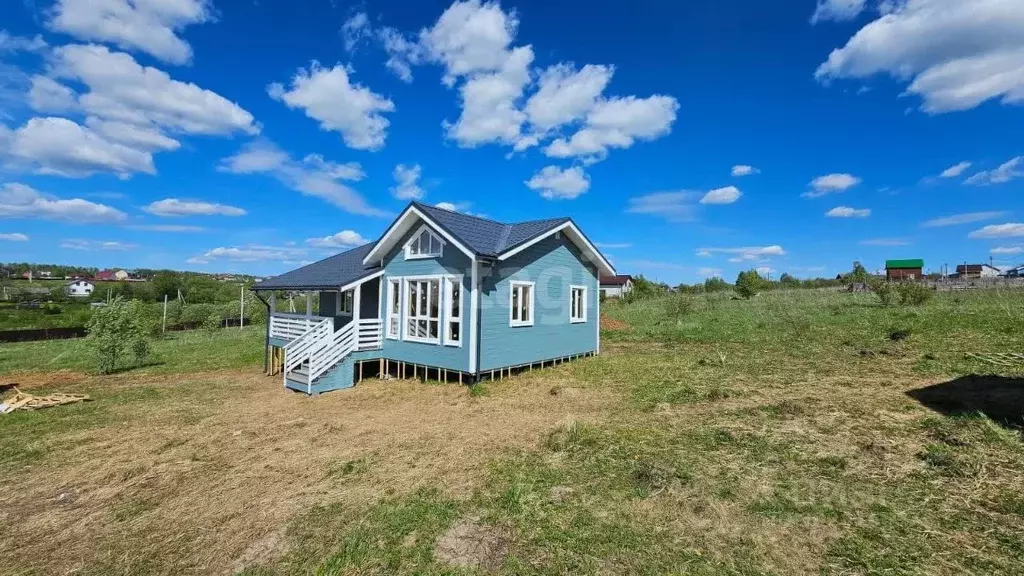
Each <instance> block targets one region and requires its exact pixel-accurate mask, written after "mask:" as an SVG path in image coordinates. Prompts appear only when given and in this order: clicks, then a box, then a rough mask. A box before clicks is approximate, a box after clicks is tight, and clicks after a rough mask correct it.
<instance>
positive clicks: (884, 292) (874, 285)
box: [868, 278, 896, 308]
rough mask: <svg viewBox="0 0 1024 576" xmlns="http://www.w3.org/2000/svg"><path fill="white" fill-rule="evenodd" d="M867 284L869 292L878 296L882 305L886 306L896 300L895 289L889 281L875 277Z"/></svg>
mask: <svg viewBox="0 0 1024 576" xmlns="http://www.w3.org/2000/svg"><path fill="white" fill-rule="evenodd" d="M868 286H869V287H870V288H871V292H872V293H873V294H874V295H875V296H878V301H879V302H881V304H882V306H885V307H886V308H888V307H889V306H892V305H893V303H894V302H895V301H896V290H895V289H894V288H893V285H892V284H890V283H889V282H887V281H885V280H882V279H878V278H876V279H874V280H872V281H871V282H870V283H869V284H868Z"/></svg>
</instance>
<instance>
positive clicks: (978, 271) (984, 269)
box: [956, 264, 1002, 278]
mask: <svg viewBox="0 0 1024 576" xmlns="http://www.w3.org/2000/svg"><path fill="white" fill-rule="evenodd" d="M1000 274H1002V271H1001V270H999V268H996V267H995V266H990V265H988V264H958V265H957V267H956V277H957V278H995V277H997V276H999V275H1000Z"/></svg>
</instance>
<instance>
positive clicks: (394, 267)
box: [378, 226, 472, 372]
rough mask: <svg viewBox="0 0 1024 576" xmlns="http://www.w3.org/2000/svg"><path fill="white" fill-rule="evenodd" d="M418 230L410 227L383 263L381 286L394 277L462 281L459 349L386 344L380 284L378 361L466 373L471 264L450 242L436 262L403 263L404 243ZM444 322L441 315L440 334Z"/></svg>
mask: <svg viewBox="0 0 1024 576" xmlns="http://www.w3.org/2000/svg"><path fill="white" fill-rule="evenodd" d="M418 230H419V226H414V227H413V228H412V230H410V231H409V233H407V234H406V236H405V237H404V238H402V240H401V241H400V242H399V243H398V244H397V245H396V247H395V248H394V249H393V250H392V251H391V253H390V254H388V255H387V257H386V258H385V259H384V276H383V277H382V278H381V280H382V281H383V282H387V280H386V279H387V278H392V277H395V276H429V275H434V274H447V275H461V276H462V277H463V278H462V299H461V300H462V301H461V302H460V304H461V306H462V310H461V314H462V346H445V345H444V344H443V343H442V344H438V345H434V344H423V343H420V342H405V341H402V340H390V339H388V338H387V337H386V335H387V302H386V300H387V284H384V291H383V294H384V297H383V298H382V299H381V300H384V301H383V302H381V303H380V318H381V320H382V321H383V322H384V333H385V338H384V346H383V349H382V350H381V351H380V353H379V354H378V356H379V357H383V358H388V359H390V360H398V361H401V362H411V363H414V364H423V365H426V366H432V367H436V368H447V369H449V370H460V371H463V372H466V371H468V370H469V334H470V330H469V301H470V296H469V295H470V286H469V285H470V275H471V272H472V270H471V269H470V265H471V260H470V259H469V257H468V256H466V255H465V254H463V253H462V252H461V251H459V249H458V248H456V247H455V246H453V245H452V244H451V243H450V242H449V243H448V244H447V245H446V246H445V247H444V254H443V255H442V256H441V257H440V258H423V259H414V260H406V259H405V250H404V246H405V243H406V242H407V241H408V240H409V238H410V237H411V236H412V235H413V234H415V233H416V232H417V231H418ZM402 300H403V301H402V309H403V311H404V309H405V307H406V306H407V305H408V303H407V302H406V301H405V300H406V298H403V299H402ZM444 318H445V315H444V314H443V313H442V315H441V323H442V325H441V331H442V334H443V331H444Z"/></svg>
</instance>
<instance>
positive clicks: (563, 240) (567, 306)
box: [253, 202, 615, 394]
mask: <svg viewBox="0 0 1024 576" xmlns="http://www.w3.org/2000/svg"><path fill="white" fill-rule="evenodd" d="M614 274H615V270H614V268H613V267H612V265H611V264H610V263H609V262H608V260H607V259H605V258H604V256H602V255H601V253H600V252H599V251H598V250H597V248H595V247H594V245H593V244H592V243H591V242H590V241H589V240H588V239H587V237H586V236H585V235H584V234H583V232H582V231H581V230H580V229H579V227H577V226H576V224H575V223H574V222H573V221H572V220H571V219H570V218H557V219H549V220H534V221H530V222H521V223H517V224H503V223H501V222H495V221H493V220H488V219H485V218H478V217H475V216H469V215H466V214H461V213H458V212H451V211H448V210H444V209H441V208H436V207H433V206H427V205H425V204H421V203H418V202H413V203H412V204H410V205H409V206H408V207H407V208H406V209H405V210H404V211H402V213H401V214H400V215H399V216H398V218H397V219H396V220H395V221H394V222H392V223H391V225H390V226H389V227H388V228H387V230H386V231H385V232H384V235H383V236H381V238H380V239H379V240H377V241H376V242H373V243H370V244H366V245H364V246H360V247H358V248H354V249H352V250H349V251H348V252H344V253H342V254H338V255H336V256H332V257H330V258H326V259H324V260H321V261H319V262H314V263H313V264H309V265H308V266H303V267H302V268H299V269H298V270H293V271H291V272H288V273H285V274H282V275H280V276H276V277H273V278H269V279H267V280H264V281H263V282H260V283H258V284H256V285H255V286H254V288H253V289H254V290H255V291H257V294H259V295H261V297H262V299H263V300H264V302H265V303H266V304H267V306H268V307H269V314H268V318H269V321H268V322H267V350H268V356H269V357H272V358H273V361H272V362H271V364H272V365H273V366H274V367H276V370H274V369H272V373H277V371H278V370H279V371H280V372H281V373H283V378H284V385H285V386H286V387H288V388H292V389H295V390H299V391H302V392H305V393H307V394H318V393H320V392H325V391H327V390H335V389H339V388H348V387H351V386H353V385H354V383H355V381H356V380H357V379H358V378H360V377H362V376H363V375H370V374H375V375H378V376H384V375H385V374H394V375H396V376H399V377H405V376H423V377H428V376H430V377H436V378H438V379H445V380H448V379H458V380H459V381H469V382H474V381H476V380H477V379H478V378H480V377H481V376H485V375H486V376H490V377H493V376H494V375H495V374H498V375H501V374H505V373H508V372H510V371H512V370H516V369H523V368H532V367H534V366H543V365H546V364H550V363H553V362H560V361H564V360H566V359H571V358H576V357H579V356H587V355H592V354H596V353H597V352H598V351H599V350H600V327H599V323H600V304H599V302H600V298H599V287H598V278H600V277H601V276H610V275H614ZM282 291H285V292H288V293H290V294H296V293H304V294H305V296H306V298H305V313H298V314H296V313H284V312H279V311H277V308H278V307H279V306H278V304H279V302H277V299H276V294H278V293H281V292H282ZM314 294H319V298H317V301H318V302H319V304H318V306H317V309H316V310H314V306H313V302H314ZM263 296H266V297H263ZM293 304H294V301H293Z"/></svg>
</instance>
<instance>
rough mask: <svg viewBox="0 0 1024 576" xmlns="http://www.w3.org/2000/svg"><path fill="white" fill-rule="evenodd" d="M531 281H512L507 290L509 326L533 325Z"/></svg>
mask: <svg viewBox="0 0 1024 576" xmlns="http://www.w3.org/2000/svg"><path fill="white" fill-rule="evenodd" d="M533 287H534V283H533V282H512V283H511V284H510V290H509V295H508V299H509V326H533Z"/></svg>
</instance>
